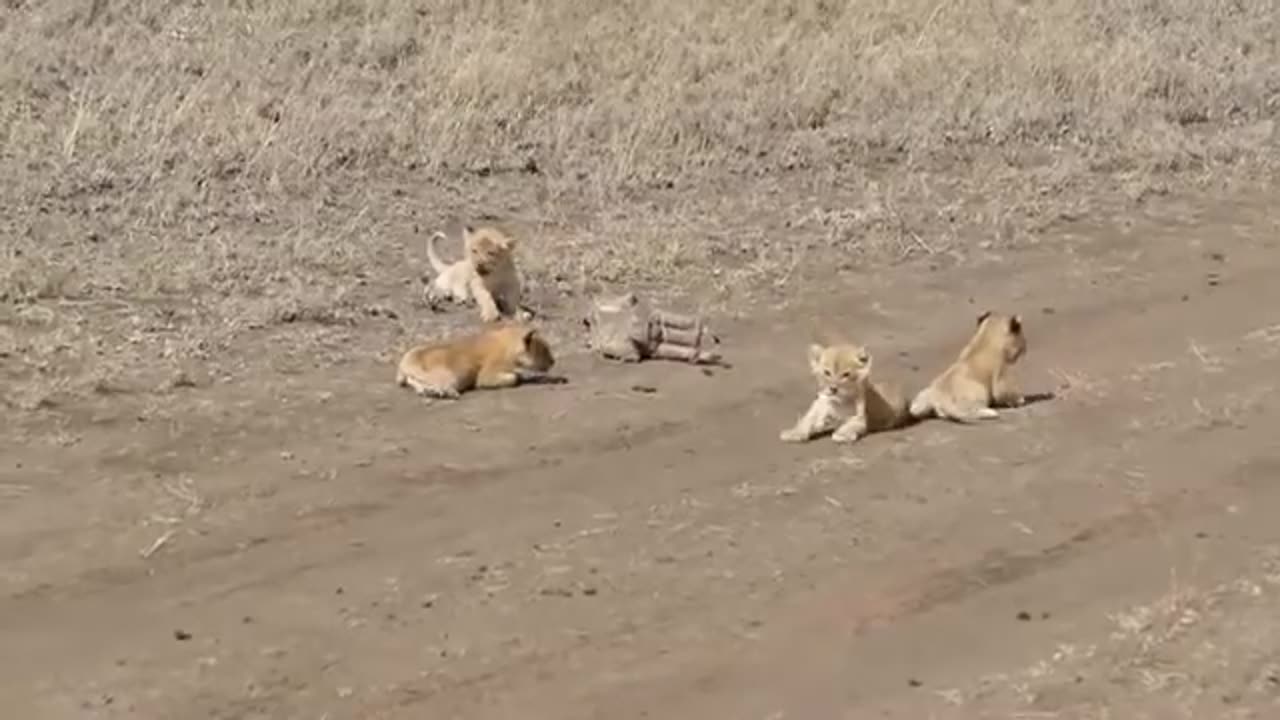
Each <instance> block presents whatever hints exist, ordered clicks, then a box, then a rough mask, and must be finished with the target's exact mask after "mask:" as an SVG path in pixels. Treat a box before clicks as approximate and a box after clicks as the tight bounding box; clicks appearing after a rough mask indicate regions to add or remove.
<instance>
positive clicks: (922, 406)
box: [907, 386, 937, 420]
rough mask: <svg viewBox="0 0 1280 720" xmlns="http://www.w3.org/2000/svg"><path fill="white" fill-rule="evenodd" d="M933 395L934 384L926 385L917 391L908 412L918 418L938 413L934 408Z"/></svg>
mask: <svg viewBox="0 0 1280 720" xmlns="http://www.w3.org/2000/svg"><path fill="white" fill-rule="evenodd" d="M933 395H934V389H933V386H929V387H926V388H925V389H923V390H921V391H920V392H918V393H916V396H915V397H913V398H911V404H910V405H908V406H907V414H908V415H910V416H911V417H912V418H914V419H916V420H921V419H924V418H927V417H930V416H932V415H935V414H937V413H936V411H935V408H934V400H933Z"/></svg>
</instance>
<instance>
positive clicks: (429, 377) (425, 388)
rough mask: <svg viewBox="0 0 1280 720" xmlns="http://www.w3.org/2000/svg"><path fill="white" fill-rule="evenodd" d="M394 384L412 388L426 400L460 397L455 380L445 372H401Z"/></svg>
mask: <svg viewBox="0 0 1280 720" xmlns="http://www.w3.org/2000/svg"><path fill="white" fill-rule="evenodd" d="M396 382H397V384H399V385H400V386H402V387H410V388H413V391H414V392H416V393H417V394H419V395H421V396H423V397H426V398H437V399H441V400H457V399H458V397H459V396H461V393H460V392H459V391H458V380H457V378H456V377H454V376H453V374H452V373H450V372H448V371H445V370H428V371H425V372H421V373H416V372H412V373H406V372H403V371H401V372H399V373H397V376H396Z"/></svg>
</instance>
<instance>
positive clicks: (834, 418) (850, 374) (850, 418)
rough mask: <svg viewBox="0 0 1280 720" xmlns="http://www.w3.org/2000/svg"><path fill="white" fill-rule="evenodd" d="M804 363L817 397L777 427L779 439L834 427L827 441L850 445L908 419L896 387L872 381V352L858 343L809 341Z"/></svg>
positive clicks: (803, 438)
mask: <svg viewBox="0 0 1280 720" xmlns="http://www.w3.org/2000/svg"><path fill="white" fill-rule="evenodd" d="M809 367H810V368H811V369H812V371H813V376H814V377H815V378H816V379H817V381H818V397H816V398H814V401H813V404H812V405H810V406H809V410H808V411H807V412H805V414H804V415H802V416H801V417H800V419H799V420H797V421H796V424H795V426H794V427H791V428H788V429H787V430H783V431H782V434H781V435H780V437H781V439H782V440H784V441H786V442H805V441H808V440H810V439H812V438H814V437H815V436H817V435H819V434H821V433H825V432H828V431H830V430H832V429H834V430H835V432H834V433H832V435H831V439H832V440H834V441H835V442H838V443H851V442H855V441H856V440H858V439H859V438H862V437H864V436H866V435H867V434H869V433H873V432H879V431H881V430H892V429H894V428H898V427H902V426H903V425H904V424H906V422H907V420H908V419H909V418H908V416H907V404H906V401H905V399H904V398H903V396H902V394H901V393H900V392H898V390H897V388H895V387H892V386H880V385H877V384H875V383H873V382H871V353H870V352H868V351H867V349H866V348H864V347H862V346H861V345H854V344H849V343H845V344H837V345H830V346H828V347H823V346H821V345H810V346H809Z"/></svg>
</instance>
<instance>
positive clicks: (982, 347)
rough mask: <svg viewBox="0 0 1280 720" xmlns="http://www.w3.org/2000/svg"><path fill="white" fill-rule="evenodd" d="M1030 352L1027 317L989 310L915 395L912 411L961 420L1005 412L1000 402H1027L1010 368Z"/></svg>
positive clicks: (915, 414) (1015, 404)
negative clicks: (948, 362)
mask: <svg viewBox="0 0 1280 720" xmlns="http://www.w3.org/2000/svg"><path fill="white" fill-rule="evenodd" d="M1026 352H1027V338H1026V336H1025V335H1023V333H1022V318H1021V317H1019V316H1018V315H1001V314H999V313H993V312H991V311H989V310H988V311H987V312H984V313H982V314H981V315H979V316H978V329H977V331H975V332H974V334H973V337H972V338H970V339H969V343H968V344H967V345H965V346H964V349H963V350H961V351H960V357H958V358H956V361H955V362H954V363H952V364H951V366H950V367H948V368H947V369H946V370H944V371H943V373H942V374H941V375H939V376H938V377H937V378H935V379H934V381H933V382H931V383H929V386H928V387H926V388H925V389H923V390H921V391H920V392H919V393H918V394H917V395H916V396H915V398H913V399H912V400H911V408H910V409H911V416H912V417H913V418H925V417H929V416H931V415H936V416H937V417H940V418H944V419H947V420H953V421H955V422H961V423H972V422H976V421H978V420H991V419H994V418H997V417H999V416H1000V413H999V412H997V411H996V410H995V408H996V407H1020V406H1021V405H1023V404H1024V403H1025V401H1026V399H1025V398H1024V397H1023V395H1022V393H1020V392H1018V391H1017V390H1016V389H1015V388H1014V387H1013V384H1012V383H1011V382H1010V378H1009V368H1010V366H1012V365H1013V364H1014V363H1016V362H1018V360H1019V359H1021V358H1022V356H1023V355H1025V354H1026Z"/></svg>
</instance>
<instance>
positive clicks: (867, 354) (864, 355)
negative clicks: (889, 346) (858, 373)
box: [854, 348, 871, 367]
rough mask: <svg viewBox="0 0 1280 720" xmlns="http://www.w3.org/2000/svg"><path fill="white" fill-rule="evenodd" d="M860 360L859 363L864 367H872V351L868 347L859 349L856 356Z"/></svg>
mask: <svg viewBox="0 0 1280 720" xmlns="http://www.w3.org/2000/svg"><path fill="white" fill-rule="evenodd" d="M854 357H855V358H857V360H858V364H859V365H862V366H864V367H871V351H869V350H867V349H866V348H862V349H860V350H858V354H857V355H855V356H854Z"/></svg>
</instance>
